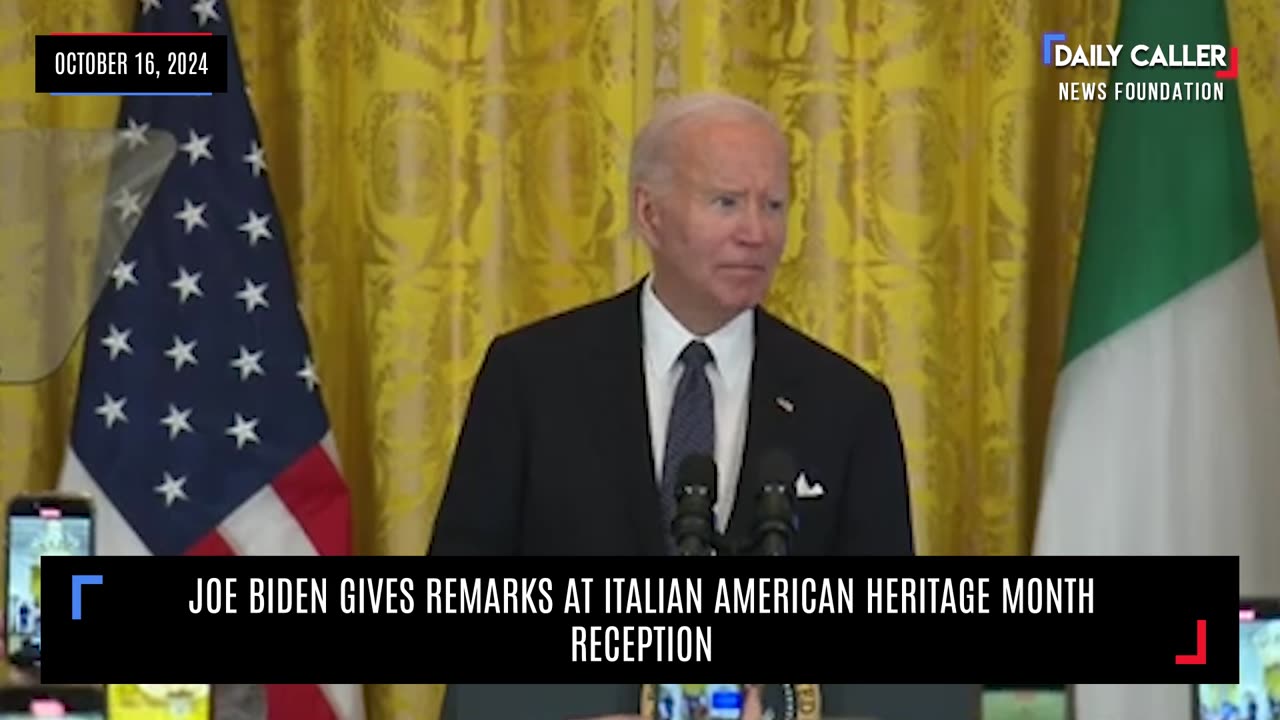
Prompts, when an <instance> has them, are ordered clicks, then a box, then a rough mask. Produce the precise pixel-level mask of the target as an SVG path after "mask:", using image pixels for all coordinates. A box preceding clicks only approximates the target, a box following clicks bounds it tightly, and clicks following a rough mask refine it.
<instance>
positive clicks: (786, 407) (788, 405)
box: [774, 395, 796, 413]
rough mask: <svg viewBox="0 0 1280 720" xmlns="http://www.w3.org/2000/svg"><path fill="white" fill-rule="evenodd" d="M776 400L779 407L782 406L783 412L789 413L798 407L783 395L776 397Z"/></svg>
mask: <svg viewBox="0 0 1280 720" xmlns="http://www.w3.org/2000/svg"><path fill="white" fill-rule="evenodd" d="M774 402H776V403H778V407H780V408H782V412H786V413H789V412H792V411H793V410H795V409H796V406H795V405H794V404H792V402H791V401H790V400H788V399H786V398H784V397H782V396H781V395H779V396H778V397H776V398H774Z"/></svg>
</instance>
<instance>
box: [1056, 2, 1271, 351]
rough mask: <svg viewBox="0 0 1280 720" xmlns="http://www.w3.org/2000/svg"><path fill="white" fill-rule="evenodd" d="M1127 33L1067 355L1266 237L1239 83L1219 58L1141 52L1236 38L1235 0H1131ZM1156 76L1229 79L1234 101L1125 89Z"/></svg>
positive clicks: (1100, 150)
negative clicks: (1207, 60) (1142, 60)
mask: <svg viewBox="0 0 1280 720" xmlns="http://www.w3.org/2000/svg"><path fill="white" fill-rule="evenodd" d="M1175 6H1176V7H1175ZM1070 42H1071V38H1068V43H1070ZM1116 42H1117V43H1123V44H1124V46H1125V47H1124V49H1123V51H1122V53H1121V55H1120V61H1119V67H1117V68H1115V69H1114V70H1113V72H1112V76H1111V78H1110V83H1109V85H1108V88H1107V89H1108V92H1107V99H1106V100H1105V101H1103V102H1105V107H1104V108H1103V112H1102V126H1101V128H1100V131H1099V138H1098V144H1097V151H1096V158H1097V159H1096V161H1095V164H1094V171H1093V182H1092V184H1091V187H1090V191H1089V205H1088V214H1087V215H1086V218H1085V228H1084V238H1083V245H1082V248H1081V255H1080V264H1079V270H1078V273H1077V277H1076V286H1075V293H1074V298H1073V302H1072V310H1071V320H1070V323H1069V326H1068V331H1067V338H1066V347H1065V356H1064V362H1065V363H1070V362H1071V361H1072V360H1073V359H1074V358H1075V357H1076V356H1078V355H1079V354H1080V353H1082V352H1084V351H1085V350H1087V349H1089V348H1090V347H1092V346H1093V345H1095V344H1097V343H1098V342H1100V341H1102V340H1103V339H1105V338H1107V337H1108V336H1110V335H1111V334H1112V333H1114V332H1116V331H1117V330H1119V329H1120V328H1122V327H1124V326H1125V325H1127V324H1129V323H1131V322H1133V321H1134V320H1136V319H1138V318H1140V317H1142V316H1143V315H1145V314H1146V313H1147V312H1148V311H1150V310H1152V309H1153V308H1155V307H1157V306H1158V305H1160V304H1162V303H1164V302H1166V301H1168V300H1169V299H1171V298H1172V297H1174V296H1175V295H1177V294H1179V293H1181V292H1182V291H1184V290H1186V289H1187V288H1188V287H1190V286H1191V285H1193V284H1195V283H1196V282H1197V281H1199V280H1201V279H1202V278H1205V277H1207V276H1208V275H1211V274H1212V273H1213V272H1215V271H1216V270H1219V269H1221V268H1222V267H1224V266H1226V265H1227V264H1229V263H1230V262H1231V261H1233V260H1235V259H1236V258H1238V257H1239V256H1240V255H1241V254H1243V253H1244V252H1245V251H1246V250H1247V249H1249V248H1250V247H1251V246H1252V245H1253V244H1254V243H1255V242H1257V241H1258V237H1259V230H1258V221H1257V213H1256V212H1255V207H1254V200H1253V192H1252V181H1251V175H1250V173H1249V162H1248V152H1247V150H1246V147H1245V138H1244V132H1243V127H1244V126H1243V122H1242V119H1241V115H1240V109H1239V97H1238V89H1237V86H1236V82H1237V81H1236V80H1224V81H1218V80H1217V79H1216V78H1215V75H1214V73H1215V70H1214V69H1211V68H1196V67H1192V68H1179V67H1146V68H1142V67H1137V66H1135V65H1133V64H1132V63H1130V62H1129V58H1130V55H1129V53H1130V51H1131V49H1132V47H1133V46H1134V45H1139V44H1141V45H1147V46H1150V48H1151V49H1154V47H1155V46H1156V45H1160V46H1164V47H1166V48H1167V46H1168V45H1170V44H1172V45H1177V46H1180V45H1183V44H1186V45H1190V46H1192V52H1194V46H1195V45H1197V44H1220V45H1227V46H1230V44H1231V43H1230V41H1229V33H1228V30H1227V15H1226V9H1225V8H1224V6H1223V3H1222V2H1216V1H1213V0H1182V1H1179V2H1176V3H1173V4H1170V2H1169V0H1125V2H1124V3H1123V7H1122V9H1121V16H1120V21H1119V30H1118V32H1117V39H1116ZM1151 49H1149V50H1147V51H1146V52H1145V53H1144V56H1146V57H1149V56H1150V54H1151V52H1152V50H1151ZM1179 52H1180V50H1179ZM1242 72H1247V69H1244V68H1242ZM1152 81H1155V82H1161V81H1164V82H1209V83H1215V82H1222V84H1223V89H1224V99H1223V100H1222V101H1215V100H1213V99H1207V100H1199V101H1197V100H1181V101H1171V102H1152V101H1145V102H1128V101H1124V100H1116V99H1114V90H1115V84H1116V83H1121V82H1134V83H1145V82H1152ZM1171 148H1172V150H1171ZM1224 188H1226V189H1229V192H1223V190H1224ZM1117 279H1119V280H1120V281H1119V282H1117Z"/></svg>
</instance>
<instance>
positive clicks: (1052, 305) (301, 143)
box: [0, 0, 1280, 718]
mask: <svg viewBox="0 0 1280 720" xmlns="http://www.w3.org/2000/svg"><path fill="white" fill-rule="evenodd" d="M166 1H167V2H179V1H181V0H166ZM1185 1H1194V2H1201V1H1209V0H1185ZM225 3H226V0H224V2H223V3H220V5H225ZM138 4H139V3H138V2H137V0H0V128H24V127H93V126H104V125H108V124H110V123H112V122H113V121H114V114H115V109H116V107H117V105H116V101H113V100H111V99H98V98H49V97H37V96H35V95H34V94H33V93H32V61H31V53H32V48H33V43H32V40H31V37H32V35H33V34H36V33H44V32H52V31H113V30H122V29H126V28H127V27H128V25H129V23H130V21H131V20H132V17H133V13H134V11H135V9H136V8H137V6H138ZM1176 4H1177V3H1174V4H1172V5H1171V6H1170V7H1171V9H1170V12H1176V7H1175V6H1176ZM232 9H233V11H234V13H235V27H236V30H237V34H238V37H239V43H240V48H241V51H242V54H243V61H244V64H245V67H246V73H247V76H248V81H249V84H250V88H251V97H252V100H253V104H254V106H255V108H256V111H257V114H258V119H259V122H260V123H261V125H262V131H263V136H264V142H265V145H266V148H267V156H268V161H269V163H270V173H271V181H272V184H273V187H274V188H275V191H276V193H277V198H278V200H279V203H280V211H281V213H282V215H283V218H282V219H283V222H284V226H285V230H286V233H287V237H288V242H289V247H290V249H291V252H292V257H293V260H294V265H295V267H296V272H297V278H298V283H299V287H300V292H301V297H302V303H303V308H304V312H305V316H306V320H307V322H308V325H309V329H310V332H311V336H312V339H313V342H314V344H315V351H316V356H317V362H318V365H319V369H320V374H321V377H322V379H323V381H324V385H323V390H324V397H325V400H326V402H327V404H328V408H329V412H330V415H331V418H332V423H333V426H334V428H335V431H336V435H337V440H338V444H339V448H340V452H341V454H342V458H343V465H344V469H345V473H346V476H347V477H348V479H349V482H350V484H351V486H352V488H353V491H354V494H355V498H356V502H357V514H358V518H357V528H358V538H359V549H360V551H361V552H363V553H383V554H416V553H421V552H422V551H423V549H424V547H425V545H426V543H427V539H428V537H429V534H430V531H431V524H432V517H433V514H434V511H435V508H436V505H437V502H438V500H439V498H440V494H441V491H442V489H443V487H442V478H443V477H444V474H445V471H446V468H447V464H448V461H449V457H450V451H451V447H452V442H453V439H454V437H455V434H456V432H457V428H458V425H459V421H460V418H461V413H462V410H463V408H464V404H465V401H466V396H467V392H468V389H469V386H470V382H471V379H472V376H473V374H474V372H475V370H476V368H477V365H478V363H479V361H480V359H481V356H482V353H483V351H484V348H485V344H486V342H487V341H488V340H489V339H490V338H491V337H492V336H493V335H494V334H495V333H497V332H499V331H501V330H504V329H507V328H510V327H512V326H514V325H516V324H519V323H523V322H526V321H529V320H532V319H534V318H536V317H539V316H541V315H544V314H547V313H550V312H553V311H556V310H559V309H563V308H567V307H569V306H572V305H575V304H578V303H581V302H584V301H587V300H590V299H594V298H597V297H600V296H603V295H606V294H608V293H612V292H614V291H616V290H618V289H620V288H622V287H624V286H626V285H627V284H629V283H631V282H632V281H634V280H635V279H636V278H637V277H639V276H640V275H641V274H642V273H643V272H645V270H646V262H647V261H646V258H645V255H644V253H643V252H642V249H641V247H640V245H639V244H638V243H637V242H634V241H632V240H631V239H630V238H628V237H626V235H625V233H624V228H625V226H626V215H627V207H626V194H625V187H626V159H627V149H628V143H629V140H630V138H631V137H632V135H633V133H634V132H635V130H636V129H637V126H638V125H639V124H640V123H641V122H642V121H643V120H644V119H645V118H646V117H647V116H648V114H649V112H650V111H651V109H652V107H653V105H654V103H655V102H657V101H659V100H660V99H662V98H664V97H667V96H670V95H672V94H674V93H677V92H682V91H689V90H696V89H705V88H723V89H729V90H732V91H735V92H739V93H742V94H745V95H748V96H751V97H753V98H756V99H758V100H760V101H762V102H763V103H764V104H765V105H767V106H768V107H770V108H771V109H773V110H774V111H776V112H777V113H778V114H779V115H780V116H781V117H782V119H783V121H784V123H785V125H786V128H787V129H788V132H789V135H790V140H791V143H792V146H793V149H794V153H795V163H794V194H795V200H796V202H795V207H794V210H793V213H792V215H791V232H792V238H791V243H790V246H789V247H788V249H787V252H786V255H785V258H784V264H783V267H782V269H781V271H780V275H779V278H778V282H777V285H776V287H775V290H774V292H773V293H772V297H771V300H770V304H771V306H772V307H773V308H774V309H776V310H777V311H779V312H780V313H781V314H782V315H783V316H785V317H786V318H788V319H790V320H792V321H794V322H795V323H797V324H799V326H801V327H802V328H804V329H806V330H808V331H810V332H811V333H813V334H815V335H816V336H817V337H819V338H821V339H822V340H824V341H825V342H827V343H829V344H830V345H832V346H834V347H835V348H838V349H839V350H841V351H843V352H844V353H847V354H848V355H849V356H851V357H853V358H855V359H856V360H858V361H860V362H861V363H863V364H864V365H866V366H867V367H868V368H870V369H871V370H872V371H874V372H875V373H877V374H880V375H881V376H883V377H884V378H885V379H886V380H887V382H888V383H889V385H890V386H891V387H892V389H893V391H894V393H895V397H896V400H897V404H898V409H899V412H900V414H901V421H902V425H903V432H904V435H905V439H906V444H907V452H908V461H909V465H910V471H911V477H912V483H913V492H914V495H913V499H914V512H915V517H916V522H917V528H918V531H917V532H918V538H919V544H920V547H921V548H922V550H923V551H925V552H928V553H933V554H1011V553H1022V552H1026V550H1027V548H1028V545H1029V539H1030V537H1031V532H1032V524H1033V522H1034V513H1035V507H1036V502H1037V496H1038V490H1037V484H1036V483H1037V475H1038V468H1039V464H1040V455H1041V452H1042V447H1043V434H1044V426H1045V425H1046V423H1047V417H1048V408H1049V402H1050V399H1051V392H1052V387H1053V380H1054V375H1055V370H1056V367H1057V359H1058V352H1059V347H1060V336H1061V332H1062V328H1063V322H1064V317H1065V313H1066V309H1067V301H1068V297H1069V292H1070V280H1071V276H1072V272H1073V258H1074V254H1075V248H1076V244H1077V242H1078V238H1079V234H1080V225H1081V218H1082V211H1083V203H1084V193H1085V190H1086V185H1087V181H1088V169H1089V165H1090V161H1091V156H1092V147H1093V135H1094V128H1095V126H1096V120H1097V110H1098V109H1099V107H1098V106H1097V105H1095V104H1088V103H1064V102H1059V101H1058V100H1057V89H1056V83H1057V81H1058V80H1060V79H1068V80H1070V79H1074V80H1082V79H1104V78H1103V77H1102V76H1101V75H1098V74H1096V73H1091V72H1090V71H1078V72H1077V71H1070V72H1069V71H1065V70H1051V69H1047V68H1044V67H1043V66H1042V65H1041V64H1040V62H1039V57H1040V35H1041V33H1042V32H1045V31H1050V30H1053V31H1061V32H1065V33H1067V35H1068V37H1070V38H1071V39H1072V42H1077V43H1105V42H1109V41H1110V39H1111V36H1112V29H1113V27H1114V23H1115V18H1116V11H1117V0H1055V1H1054V2H1044V1H1043V0H856V1H855V0H848V1H847V2H839V1H837V0H793V1H788V0H783V1H782V2H779V1H777V0H720V1H712V0H707V1H698V0H686V1H683V2H681V1H678V0H652V1H650V0H527V1H525V2H519V1H517V0H449V1H447V2H446V1H444V0H439V1H434V2H433V1H431V0H417V1H414V0H234V4H233V7H232ZM1231 18H1232V25H1233V31H1234V34H1235V37H1234V39H1235V42H1236V44H1237V45H1238V46H1239V47H1240V48H1241V51H1240V58H1241V72H1240V80H1239V82H1240V85H1241V90H1242V91H1243V97H1244V101H1245V111H1246V121H1247V123H1248V132H1249V141H1250V149H1251V151H1252V156H1253V163H1254V169H1255V174H1256V176H1257V180H1258V188H1257V194H1258V199H1259V204H1260V206H1261V208H1262V212H1263V214H1264V227H1265V228H1266V231H1267V235H1268V239H1269V245H1270V247H1271V248H1272V249H1273V253H1272V257H1273V260H1274V258H1276V257H1277V255H1280V253H1276V252H1274V250H1275V248H1276V243H1277V241H1280V204H1278V201H1277V199H1278V198H1280V80H1277V73H1278V72H1280V49H1278V48H1280V0H1234V1H1233V2H1231ZM1189 141H1191V139H1189ZM1197 141H1200V142H1204V141H1209V140H1207V139H1200V140H1197ZM214 152H217V149H216V148H214ZM1273 264H1274V263H1273ZM1228 351H1229V350H1228ZM77 353H78V351H77ZM78 369H79V358H78V354H77V355H75V356H73V358H72V360H71V361H70V362H69V363H68V364H67V366H66V367H64V368H63V369H62V371H61V372H59V373H58V374H57V375H55V376H54V377H52V378H50V379H49V380H47V381H45V382H43V383H41V384H40V385H38V386H35V387H0V483H2V484H3V485H2V488H3V491H4V492H5V493H6V494H11V493H14V492H17V491H20V490H23V489H28V488H43V487H49V486H51V485H52V484H53V483H54V481H55V478H56V475H57V470H58V465H59V462H60V458H61V455H62V450H63V447H64V444H65V442H66V438H67V434H68V430H69V425H70V417H69V411H70V407H71V401H72V398H73V394H74V390H75V385H76V376H77V373H78ZM414 643H415V646H416V647H419V648H426V649H427V651H429V649H430V643H431V638H420V639H415V641H414ZM418 643H422V644H421V645H419V644H418ZM441 652H448V650H447V649H441ZM440 690H441V688H440V687H438V686H400V687H380V688H374V689H373V690H372V691H371V693H370V700H371V707H372V715H373V717H375V718H392V717H395V718H410V717H415V718H416V717H423V716H424V715H433V714H434V713H435V712H436V710H435V708H436V707H437V703H438V701H439V698H440Z"/></svg>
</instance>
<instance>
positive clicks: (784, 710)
mask: <svg viewBox="0 0 1280 720" xmlns="http://www.w3.org/2000/svg"><path fill="white" fill-rule="evenodd" d="M741 694H742V686H741V685H644V686H642V687H641V689H640V715H641V716H642V717H643V718H644V719H645V720H717V719H718V718H736V717H738V715H737V713H736V711H737V709H738V708H740V706H741V696H742V695H741ZM763 699H764V717H763V719H762V720H820V718H821V717H822V699H821V695H820V693H819V691H818V686H817V685H765V686H764V698H763Z"/></svg>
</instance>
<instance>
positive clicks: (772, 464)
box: [756, 450, 796, 557]
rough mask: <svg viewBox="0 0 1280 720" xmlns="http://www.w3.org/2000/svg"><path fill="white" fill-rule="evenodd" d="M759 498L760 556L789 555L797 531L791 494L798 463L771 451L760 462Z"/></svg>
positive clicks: (757, 532) (757, 533)
mask: <svg viewBox="0 0 1280 720" xmlns="http://www.w3.org/2000/svg"><path fill="white" fill-rule="evenodd" d="M759 467H760V475H759V477H760V491H759V492H758V493H757V495H756V542H757V543H758V547H759V549H760V554H761V555H768V556H773V557H780V556H783V555H787V554H788V551H789V549H790V547H791V535H792V533H793V531H794V529H795V528H794V526H793V524H792V523H793V518H794V516H795V515H794V510H793V509H792V504H793V503H792V495H793V494H794V489H793V487H792V483H793V482H795V477H796V464H795V461H794V460H792V459H791V456H790V455H789V454H787V453H786V452H785V451H782V450H770V451H769V452H767V453H765V456H764V458H763V459H762V460H761V462H760V466H759Z"/></svg>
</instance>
